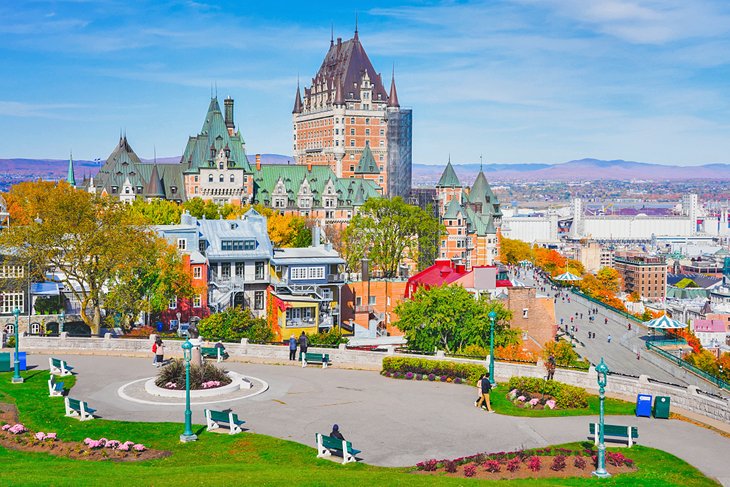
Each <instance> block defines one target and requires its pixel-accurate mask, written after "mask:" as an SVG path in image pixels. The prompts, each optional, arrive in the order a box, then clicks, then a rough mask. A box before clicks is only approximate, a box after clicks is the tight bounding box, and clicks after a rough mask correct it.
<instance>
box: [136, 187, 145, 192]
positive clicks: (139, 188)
mask: <svg viewBox="0 0 730 487" xmlns="http://www.w3.org/2000/svg"><path fill="white" fill-rule="evenodd" d="M142 191H144V188H142V186H137V194H142Z"/></svg>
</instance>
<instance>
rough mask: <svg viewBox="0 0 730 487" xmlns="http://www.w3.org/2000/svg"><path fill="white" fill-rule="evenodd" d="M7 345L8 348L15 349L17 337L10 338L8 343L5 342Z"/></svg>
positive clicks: (11, 336)
mask: <svg viewBox="0 0 730 487" xmlns="http://www.w3.org/2000/svg"><path fill="white" fill-rule="evenodd" d="M5 344H6V345H7V346H8V347H9V348H13V347H15V335H10V336H9V337H8V339H7V341H6V342H5Z"/></svg>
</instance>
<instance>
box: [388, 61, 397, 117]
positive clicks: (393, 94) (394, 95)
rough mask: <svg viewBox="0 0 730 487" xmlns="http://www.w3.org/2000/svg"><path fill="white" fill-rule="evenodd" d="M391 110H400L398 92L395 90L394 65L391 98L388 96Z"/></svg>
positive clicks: (391, 79)
mask: <svg viewBox="0 0 730 487" xmlns="http://www.w3.org/2000/svg"><path fill="white" fill-rule="evenodd" d="M388 107H389V108H400V104H399V103H398V92H397V91H396V89H395V64H394V65H393V73H392V74H391V78H390V96H388Z"/></svg>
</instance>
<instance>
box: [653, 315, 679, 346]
mask: <svg viewBox="0 0 730 487" xmlns="http://www.w3.org/2000/svg"><path fill="white" fill-rule="evenodd" d="M644 325H645V326H646V327H647V328H649V329H650V330H651V331H652V336H651V340H655V339H656V336H655V335H654V331H655V330H661V332H662V336H663V339H662V342H664V343H665V344H669V343H668V341H669V340H667V334H666V333H667V330H680V329H682V328H687V324H686V323H682V322H681V321H677V320H675V319H673V318H670V317H669V316H667V315H666V313H665V314H663V315H662V316H660V317H659V318H654V319H653V320H649V321H645V322H644ZM672 342H673V343H671V344H675V345H679V344H686V343H687V342H686V340H682V339H677V342H674V341H673V340H672ZM680 342H681V343H680Z"/></svg>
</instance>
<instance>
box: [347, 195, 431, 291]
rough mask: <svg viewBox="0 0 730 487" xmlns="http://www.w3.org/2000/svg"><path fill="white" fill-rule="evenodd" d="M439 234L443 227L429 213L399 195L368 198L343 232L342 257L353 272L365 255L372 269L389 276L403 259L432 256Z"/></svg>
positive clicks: (394, 272) (416, 259)
mask: <svg viewBox="0 0 730 487" xmlns="http://www.w3.org/2000/svg"><path fill="white" fill-rule="evenodd" d="M443 233H444V227H443V226H442V225H441V224H440V223H439V221H438V219H436V218H435V217H434V216H433V214H432V213H429V212H427V211H425V210H422V209H421V208H419V207H417V206H413V205H409V204H407V203H406V202H405V201H403V198H401V197H399V196H397V197H395V198H392V199H387V198H370V199H368V200H367V201H366V202H365V204H364V205H363V206H362V207H361V208H360V210H359V211H358V212H357V213H356V214H355V216H353V218H352V220H351V221H350V224H349V225H348V227H347V229H346V230H345V231H344V234H343V241H344V242H345V245H344V246H343V250H344V253H345V255H344V257H345V259H346V261H347V264H348V266H349V267H350V269H356V268H359V265H360V261H361V259H362V258H363V257H365V256H367V257H368V258H369V259H370V262H371V265H372V267H373V268H377V269H379V270H380V271H381V272H382V273H383V275H384V276H385V277H393V276H395V275H396V274H397V272H398V265H399V264H400V263H401V262H403V260H405V259H411V260H413V261H416V262H418V261H419V251H420V252H421V253H424V252H425V253H426V254H428V255H430V254H434V255H435V252H436V249H435V248H434V247H437V246H438V239H439V237H440V236H441V235H442V234H443ZM429 264H430V263H429Z"/></svg>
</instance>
